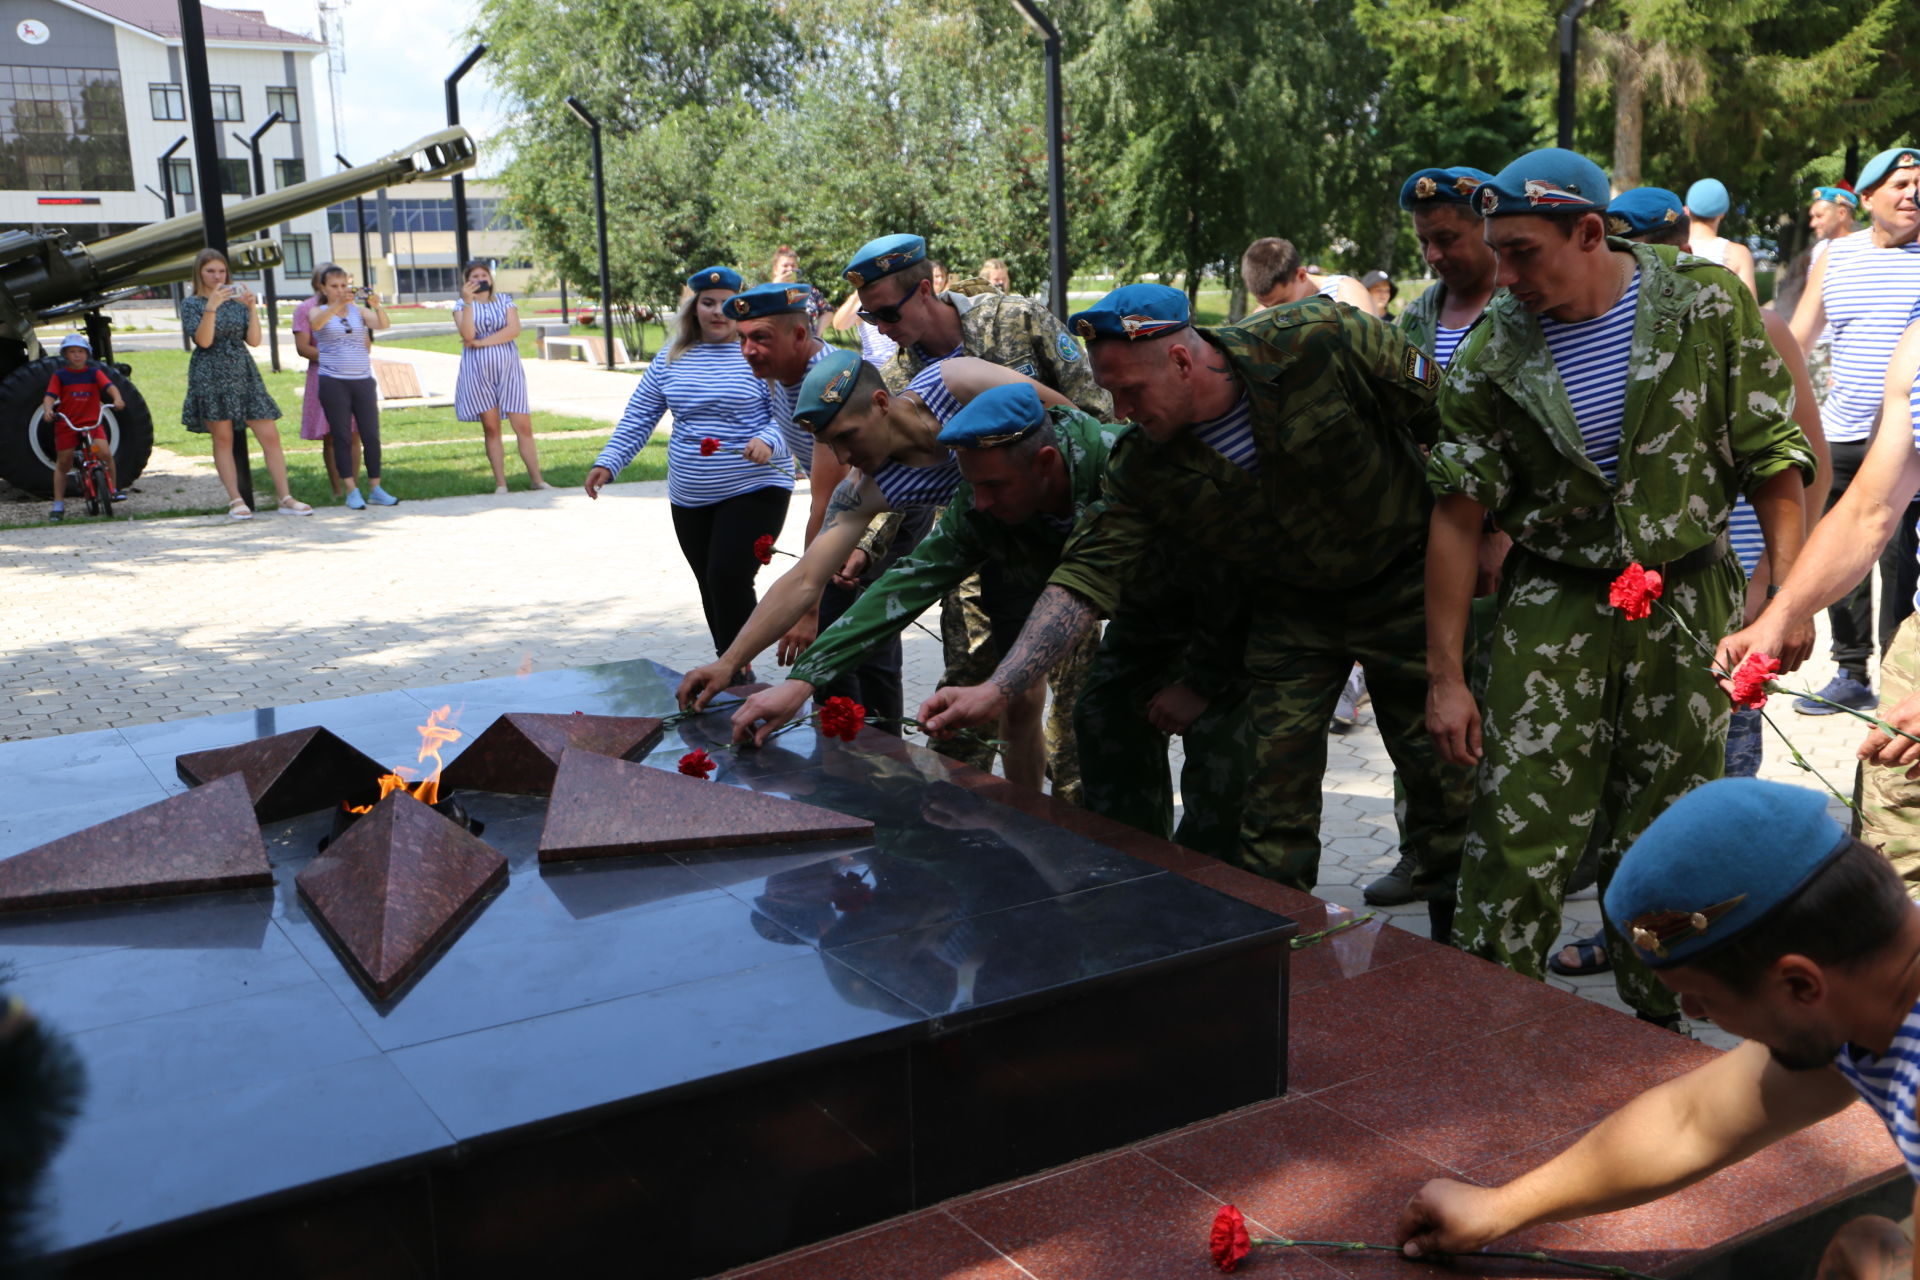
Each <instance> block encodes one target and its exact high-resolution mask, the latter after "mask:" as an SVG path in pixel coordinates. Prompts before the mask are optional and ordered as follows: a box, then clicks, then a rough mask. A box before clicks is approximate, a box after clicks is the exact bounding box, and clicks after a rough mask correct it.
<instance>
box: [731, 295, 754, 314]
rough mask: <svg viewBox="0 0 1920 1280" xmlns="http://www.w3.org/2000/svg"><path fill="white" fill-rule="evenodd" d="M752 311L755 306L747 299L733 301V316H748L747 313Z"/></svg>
mask: <svg viewBox="0 0 1920 1280" xmlns="http://www.w3.org/2000/svg"><path fill="white" fill-rule="evenodd" d="M751 310H753V304H752V303H750V302H748V301H747V300H746V299H745V298H735V299H734V300H733V314H735V315H737V316H744V315H746V314H747V312H749V311H751Z"/></svg>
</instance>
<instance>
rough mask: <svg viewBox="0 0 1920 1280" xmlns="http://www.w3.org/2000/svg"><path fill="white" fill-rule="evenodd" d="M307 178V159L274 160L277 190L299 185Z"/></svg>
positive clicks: (274, 178)
mask: <svg viewBox="0 0 1920 1280" xmlns="http://www.w3.org/2000/svg"><path fill="white" fill-rule="evenodd" d="M306 180H307V162H306V161H305V160H275V161H274V162H273V185H274V188H275V189H276V190H280V189H284V188H287V187H297V186H299V185H300V184H301V183H303V182H305V181H306Z"/></svg>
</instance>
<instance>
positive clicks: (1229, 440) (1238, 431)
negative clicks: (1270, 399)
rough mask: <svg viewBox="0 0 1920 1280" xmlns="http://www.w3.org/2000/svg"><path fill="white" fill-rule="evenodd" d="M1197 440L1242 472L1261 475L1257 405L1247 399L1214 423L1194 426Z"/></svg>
mask: <svg viewBox="0 0 1920 1280" xmlns="http://www.w3.org/2000/svg"><path fill="white" fill-rule="evenodd" d="M1193 434H1194V438H1195V439H1197V440H1199V441H1200V443H1201V444H1204V445H1206V446H1207V448H1209V449H1211V450H1213V451H1214V452H1215V453H1217V454H1219V455H1220V456H1221V457H1223V458H1225V459H1226V460H1227V461H1228V462H1231V463H1232V464H1233V465H1234V466H1236V467H1238V468H1240V469H1241V470H1242V471H1251V472H1254V473H1256V474H1258V472H1259V470H1260V459H1259V457H1258V456H1256V454H1255V452H1254V448H1253V402H1252V401H1251V400H1249V399H1247V397H1245V396H1241V397H1240V402H1239V403H1238V404H1236V405H1234V406H1233V408H1231V409H1229V410H1227V411H1226V412H1225V413H1223V414H1221V415H1220V416H1219V417H1217V418H1215V419H1213V420H1212V421H1211V422H1196V423H1194V424H1193Z"/></svg>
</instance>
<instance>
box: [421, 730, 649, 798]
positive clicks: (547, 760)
mask: <svg viewBox="0 0 1920 1280" xmlns="http://www.w3.org/2000/svg"><path fill="white" fill-rule="evenodd" d="M659 736H660V717H658V716H590V715H588V714H587V713H586V712H584V711H576V712H573V713H572V714H570V715H552V714H541V713H538V712H508V713H507V714H505V715H503V716H501V717H499V718H498V719H496V720H495V721H494V722H493V723H492V724H490V725H488V726H487V727H486V729H485V730H484V731H483V732H482V733H481V734H480V736H479V737H478V738H475V739H474V740H473V741H472V742H471V743H468V744H467V746H466V747H465V748H464V749H463V750H462V751H461V752H460V755H459V757H458V758H457V759H455V760H454V762H453V764H452V765H451V766H449V768H448V770H447V773H446V776H445V778H444V780H443V781H444V789H445V790H447V791H457V790H460V789H462V788H465V789H467V790H474V791H500V792H506V793H510V794H513V795H525V796H543V795H546V794H548V793H549V792H551V791H552V790H553V779H554V775H555V774H556V773H558V772H559V769H560V757H561V756H563V755H564V754H566V752H567V750H568V749H569V748H572V749H574V750H577V751H591V752H593V753H594V754H596V755H603V756H613V757H616V758H618V757H622V756H626V755H629V754H632V753H634V752H635V751H636V750H638V749H640V748H644V747H647V746H651V745H652V744H653V742H654V741H655V740H656V739H657V738H658V737H659Z"/></svg>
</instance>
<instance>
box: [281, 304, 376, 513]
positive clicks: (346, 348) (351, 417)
mask: <svg viewBox="0 0 1920 1280" xmlns="http://www.w3.org/2000/svg"><path fill="white" fill-rule="evenodd" d="M320 292H321V298H322V305H320V306H317V307H313V308H310V309H309V310H308V312H307V326H308V330H309V331H308V332H307V333H305V334H296V335H295V336H294V347H295V349H296V350H298V351H299V352H300V354H301V355H303V356H305V357H306V358H307V359H309V360H313V361H316V362H317V363H318V364H319V366H320V376H319V377H318V378H317V379H316V380H315V381H316V382H317V383H318V385H319V395H320V408H321V410H322V411H323V412H324V413H325V414H326V415H327V434H328V436H329V445H330V447H331V448H332V449H333V463H334V467H335V469H336V470H337V471H338V472H339V475H340V483H341V485H342V486H344V488H345V489H346V495H347V506H348V507H350V508H352V509H353V510H355V511H364V510H366V507H367V504H368V503H369V502H371V503H373V504H374V505H375V506H379V507H391V506H394V505H395V504H397V503H398V502H399V501H400V499H398V498H396V497H394V496H393V495H392V494H390V493H388V492H387V491H386V490H385V489H382V488H381V487H380V385H379V383H377V382H375V381H374V379H373V361H372V358H371V356H370V354H369V353H370V351H371V349H372V347H373V333H372V330H373V329H374V328H381V329H384V328H386V327H387V313H386V311H385V309H384V308H382V307H381V305H380V300H379V299H378V298H375V297H373V296H371V294H370V293H369V292H368V291H367V290H365V289H362V290H359V291H358V294H359V297H360V298H361V299H362V300H364V301H366V302H368V303H369V304H370V305H371V306H372V307H373V315H372V316H371V317H369V316H368V315H367V313H366V312H364V311H362V310H361V309H360V306H359V303H358V302H356V301H355V292H356V291H355V289H354V287H353V282H352V280H350V279H348V277H347V273H346V271H345V270H343V269H342V268H340V267H335V268H334V269H333V270H331V271H329V272H327V273H326V275H325V276H324V277H323V278H322V279H321V281H320ZM356 428H358V430H359V433H360V451H361V456H362V457H363V458H365V460H366V464H367V490H368V491H367V493H366V495H365V496H364V497H363V496H362V495H361V493H360V483H359V475H358V470H359V469H358V467H356V466H355V465H354V456H353V435H354V431H355V429H356Z"/></svg>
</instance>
